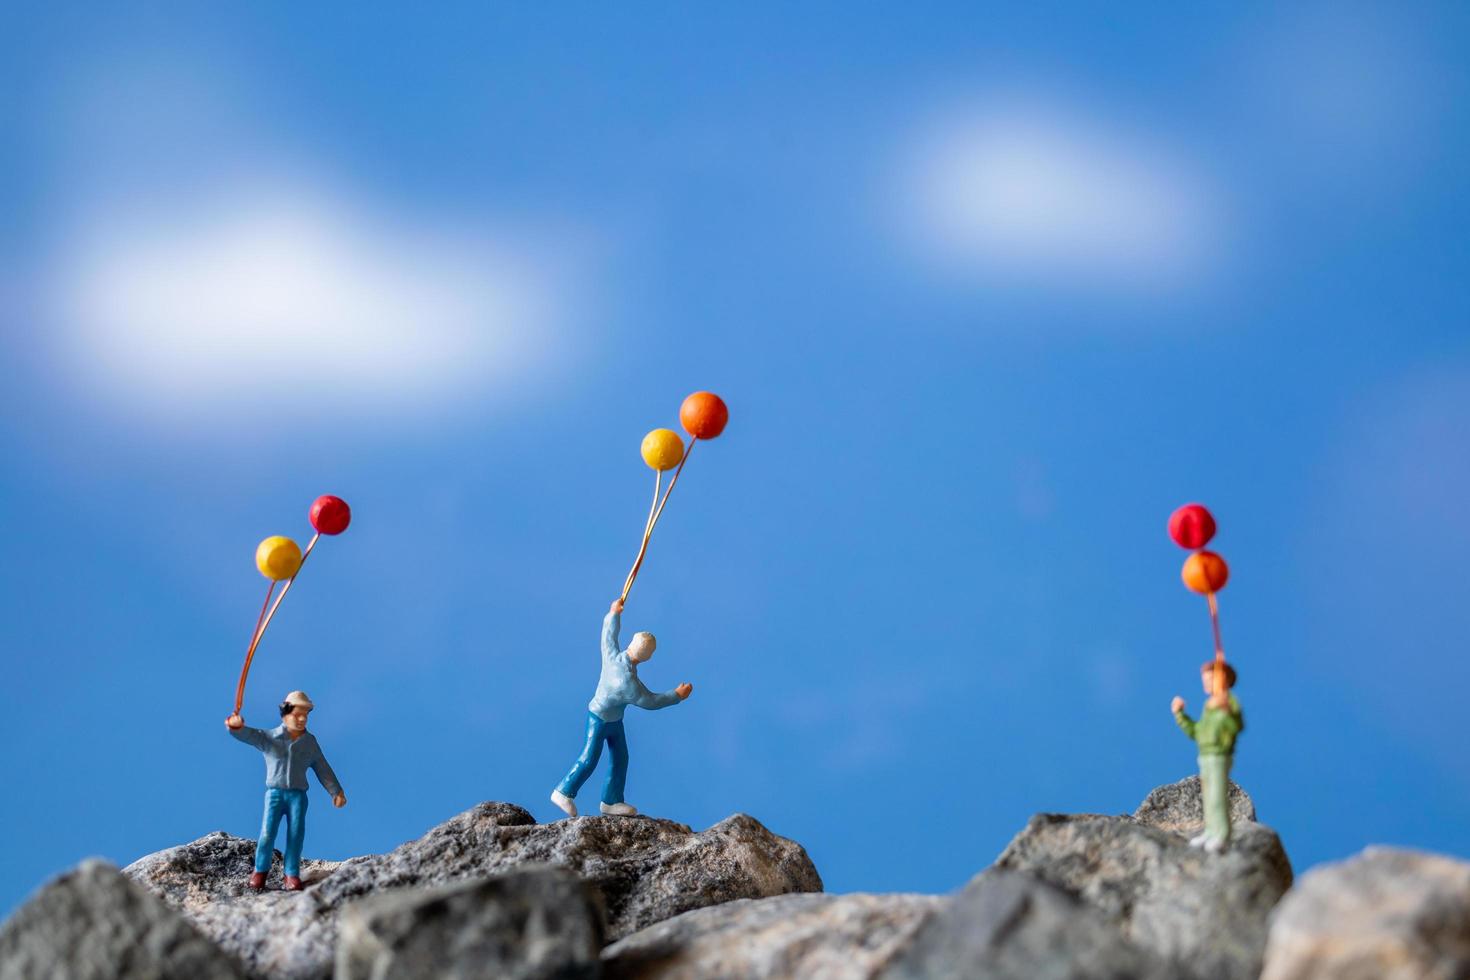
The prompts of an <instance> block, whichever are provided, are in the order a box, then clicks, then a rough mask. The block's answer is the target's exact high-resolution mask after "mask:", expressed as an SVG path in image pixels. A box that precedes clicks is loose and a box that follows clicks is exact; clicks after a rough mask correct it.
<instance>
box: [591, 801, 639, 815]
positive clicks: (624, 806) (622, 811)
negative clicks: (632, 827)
mask: <svg viewBox="0 0 1470 980" xmlns="http://www.w3.org/2000/svg"><path fill="white" fill-rule="evenodd" d="M600 805H601V807H602V813H603V816H607V817H631V816H633V815H634V814H635V813H637V812H638V808H637V807H636V806H633V805H632V804H631V803H603V804H600Z"/></svg>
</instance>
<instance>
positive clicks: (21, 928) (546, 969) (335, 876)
mask: <svg viewBox="0 0 1470 980" xmlns="http://www.w3.org/2000/svg"><path fill="white" fill-rule="evenodd" d="M1231 806H1232V811H1233V814H1234V819H1235V837H1234V840H1233V841H1232V843H1231V846H1230V847H1229V848H1228V849H1227V850H1226V851H1225V852H1224V853H1222V854H1210V853H1207V852H1205V851H1202V850H1199V849H1195V848H1191V847H1190V846H1189V845H1188V838H1189V837H1190V836H1191V835H1193V834H1194V833H1196V832H1197V831H1198V830H1199V829H1200V800H1199V781H1198V779H1196V778H1190V779H1184V780H1180V781H1179V782H1177V783H1173V784H1170V785H1167V786H1161V787H1159V788H1157V789H1155V790H1154V791H1153V792H1151V793H1150V794H1149V795H1148V797H1147V799H1145V800H1144V801H1143V803H1142V805H1141V806H1140V807H1139V808H1138V810H1137V811H1136V812H1135V813H1134V814H1133V815H1132V816H1103V815H1097V814H1038V815H1036V816H1035V817H1032V818H1031V820H1030V821H1029V822H1028V823H1027V825H1026V826H1025V827H1024V828H1023V829H1022V830H1021V832H1020V833H1018V834H1017V835H1016V836H1015V838H1014V839H1013V840H1012V841H1011V842H1010V844H1009V845H1007V847H1006V848H1005V850H1004V851H1003V852H1002V853H1001V855H1000V857H999V858H998V859H997V860H996V862H995V864H993V865H992V866H991V867H989V868H987V869H985V870H984V871H982V872H981V873H980V874H978V875H976V876H975V877H974V878H972V879H971V881H970V883H969V884H968V885H967V886H966V887H965V888H963V889H962V890H960V891H959V892H957V893H955V894H953V895H948V896H928V895H907V894H893V895H874V894H851V895H826V894H822V893H821V888H822V880H821V878H820V877H819V876H818V874H817V871H816V868H815V867H813V866H812V863H811V860H810V859H809V858H808V857H807V854H806V852H805V851H804V850H803V849H802V848H801V846H800V845H798V844H796V843H795V842H793V841H789V840H786V839H784V838H781V837H777V836H775V835H774V834H772V833H770V832H769V831H768V830H766V829H765V828H764V827H763V826H761V824H759V823H758V822H756V821H755V820H753V819H751V818H750V817H747V816H743V815H737V816H734V817H731V818H729V819H727V820H724V821H722V822H721V823H719V824H716V825H715V826H714V827H711V828H710V829H708V830H705V831H702V832H700V833H695V832H693V831H692V830H691V829H690V828H688V827H686V826H684V825H682V824H677V823H672V822H670V821H666V820H654V819H648V818H643V817H631V818H628V817H582V818H577V819H573V820H563V821H558V822H556V823H552V824H538V823H536V822H535V820H534V819H533V818H532V816H531V814H530V813H528V812H526V811H525V810H523V809H521V808H520V807H517V806H512V805H510V804H506V803H483V804H481V805H479V806H477V807H475V808H473V809H471V810H467V811H466V812H464V813H462V814H459V815H458V816H456V817H454V818H453V819H451V820H449V821H446V822H445V823H443V824H441V825H439V826H438V827H435V828H434V829H432V830H430V831H429V832H428V833H427V834H425V835H424V836H423V837H421V838H418V839H416V840H412V841H409V842H407V843H405V844H403V845H402V846H400V847H398V848H396V849H395V850H393V851H390V852H389V853H387V854H380V855H372V856H368V857H360V858H353V859H351V860H349V861H342V862H325V861H306V862H304V864H303V878H304V880H305V881H306V883H307V886H308V887H307V889H306V891H304V892H300V893H288V892H283V891H281V890H279V889H280V884H281V878H280V868H279V855H277V863H276V866H275V867H274V868H273V870H272V873H271V876H270V880H269V885H270V887H269V889H268V890H267V891H265V892H264V893H256V892H251V891H249V890H248V889H247V888H246V887H245V882H246V879H247V877H248V876H249V874H250V871H251V865H252V861H253V856H254V842H253V841H249V840H243V839H241V838H237V837H231V836H229V835H228V834H222V833H216V834H210V835H208V836H206V837H202V838H200V839H199V840H197V841H194V842H193V843H190V844H185V845H182V846H180V847H175V848H170V849H169V850H166V851H160V852H159V853H157V854H152V855H149V856H148V857H146V858H143V859H142V860H140V861H137V862H135V863H134V864H132V865H130V866H129V867H128V868H126V869H124V871H123V872H118V871H117V870H116V869H115V868H112V867H111V866H110V865H107V864H105V863H101V862H87V863H84V864H83V865H82V866H81V867H79V868H78V869H77V870H76V871H74V872H72V873H70V874H68V875H65V876H63V877H62V878H60V879H58V880H57V881H55V882H53V883H51V884H50V885H48V886H47V887H46V888H43V889H42V890H41V892H39V893H38V894H37V895H36V896H35V897H34V898H33V899H32V900H31V901H30V902H29V903H27V904H26V905H25V906H23V907H22V908H21V909H20V910H19V911H18V912H17V913H16V914H15V915H14V916H12V917H11V919H10V920H9V921H8V922H7V923H5V925H4V926H3V927H0V980H20V978H27V980H29V978H32V977H68V978H70V977H80V978H83V980H86V978H90V977H104V976H105V977H123V978H131V977H160V978H165V980H169V978H174V977H179V978H183V977H189V978H194V977H199V978H204V980H214V978H221V980H223V978H231V980H234V978H245V977H249V978H272V980H274V978H281V980H321V978H325V977H327V976H328V975H330V974H331V973H332V972H333V968H334V966H335V969H336V973H337V975H338V976H339V977H341V978H342V980H367V978H373V980H377V978H385V977H390V976H392V977H410V978H411V977H451V978H453V977H466V978H467V977H471V976H503V977H526V978H530V977H565V978H578V977H581V978H588V980H591V978H594V977H598V976H607V977H611V978H622V980H654V978H659V980H674V978H693V977H701V978H702V977H713V978H736V977H739V978H774V977H791V976H799V977H804V978H806V977H810V978H819V980H820V978H832V980H837V978H841V980H849V978H851V980H919V978H930V977H933V978H947V977H986V978H1001V980H1006V978H1016V980H1021V978H1026V980H1124V978H1130V980H1155V978H1157V980H1164V978H1170V980H1172V978H1184V980H1205V978H1209V980H1215V978H1223V980H1255V978H1257V977H1264V980H1305V978H1308V977H1325V978H1328V980H1359V978H1363V980H1367V978H1375V980H1376V978H1386V980H1407V978H1410V977H1414V978H1419V977H1424V978H1431V980H1436V978H1445V980H1449V978H1456V980H1470V863H1467V862H1463V861H1457V860H1453V859H1450V858H1445V857H1440V856H1436V855H1431V854H1422V853H1417V852H1411V851H1401V850H1392V849H1385V848H1370V849H1369V850H1368V851H1365V852H1364V853H1363V854H1362V855H1360V856H1358V857H1356V858H1354V859H1352V860H1350V861H1346V862H1343V863H1341V864H1336V865H1329V866H1326V867H1323V868H1319V869H1317V870H1314V871H1313V872H1312V873H1310V874H1309V875H1307V876H1306V877H1305V879H1304V880H1303V881H1302V882H1300V883H1299V884H1298V885H1297V886H1296V887H1295V888H1294V889H1292V890H1290V891H1288V889H1291V886H1292V872H1291V865H1290V862H1289V861H1288V860H1287V857H1286V853H1285V851H1284V850H1283V849H1282V847H1281V841H1280V840H1279V839H1278V838H1277V836H1276V834H1275V833H1274V832H1272V831H1271V830H1270V828H1268V827H1265V826H1263V825H1262V824H1260V823H1257V822H1256V821H1255V820H1254V816H1255V808H1254V805H1253V804H1252V802H1251V800H1250V797H1249V796H1247V795H1246V794H1245V792H1244V791H1243V790H1241V789H1240V788H1239V787H1237V786H1235V785H1234V784H1232V786H1231ZM901 843H902V842H901V841H895V846H898V845H899V844H901ZM140 886H141V887H140ZM1283 895H1285V896H1286V897H1285V900H1284V901H1283V900H1282V896H1283ZM181 913H182V914H181ZM1268 937H1269V941H1268ZM211 940H212V942H211ZM608 943H610V944H611V945H606V944H608ZM1263 963H1264V973H1262V967H1263Z"/></svg>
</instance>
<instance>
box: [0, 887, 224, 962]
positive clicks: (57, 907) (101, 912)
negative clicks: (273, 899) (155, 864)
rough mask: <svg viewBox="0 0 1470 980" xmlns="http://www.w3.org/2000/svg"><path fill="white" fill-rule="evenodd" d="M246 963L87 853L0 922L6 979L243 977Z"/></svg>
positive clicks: (1, 954) (1, 948) (0, 959)
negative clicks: (5, 919) (227, 952)
mask: <svg viewBox="0 0 1470 980" xmlns="http://www.w3.org/2000/svg"><path fill="white" fill-rule="evenodd" d="M243 976H244V970H243V968H242V967H241V966H240V964H238V963H236V962H235V961H234V960H233V959H231V957H230V956H228V955H227V954H226V953H224V952H223V951H221V950H220V949H219V948H218V947H216V946H215V945H214V944H213V943H211V942H210V941H209V940H208V939H206V938H204V936H202V935H200V933H199V932H198V930H196V929H195V928H194V927H193V926H191V925H189V924H188V923H187V922H185V921H184V919H183V917H182V916H180V915H179V914H178V913H177V912H175V911H174V910H173V909H171V908H169V907H168V906H167V905H166V904H164V903H163V902H161V901H159V900H158V899H157V898H156V897H155V896H153V895H152V894H150V893H149V892H148V891H147V890H146V889H143V888H140V887H138V886H137V885H136V884H134V883H133V882H131V881H129V880H128V879H127V878H125V877H123V875H122V873H121V872H119V871H118V870H117V868H116V867H114V866H113V865H111V864H109V863H107V862H106V861H99V860H95V859H93V860H88V861H83V862H82V863H81V864H80V865H79V866H78V867H77V868H75V869H74V870H72V871H69V872H67V873H66V874H64V875H62V876H61V877H59V878H57V879H56V880H54V881H52V882H50V883H49V884H47V885H46V886H45V887H43V888H42V889H41V890H40V891H39V892H37V893H36V894H35V896H33V897H32V898H31V899H30V901H28V902H26V904H25V905H23V906H21V907H20V908H19V909H18V910H16V912H15V914H14V915H12V916H11V917H10V919H9V920H7V921H6V923H5V925H4V926H3V927H0V980H39V978H42V977H47V978H54V980H240V978H242V977H243Z"/></svg>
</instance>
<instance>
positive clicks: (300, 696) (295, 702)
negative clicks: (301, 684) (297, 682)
mask: <svg viewBox="0 0 1470 980" xmlns="http://www.w3.org/2000/svg"><path fill="white" fill-rule="evenodd" d="M281 703H282V704H289V705H292V706H293V707H297V708H305V709H306V710H307V711H310V710H311V709H312V708H315V707H316V705H314V704H312V703H311V698H309V697H307V696H306V692H305V691H292V692H291V693H290V694H288V695H286V697H285V699H284V700H282V701H281Z"/></svg>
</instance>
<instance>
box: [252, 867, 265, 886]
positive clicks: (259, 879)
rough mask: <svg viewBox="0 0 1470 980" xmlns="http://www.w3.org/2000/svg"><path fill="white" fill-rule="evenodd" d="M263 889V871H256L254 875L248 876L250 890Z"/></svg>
mask: <svg viewBox="0 0 1470 980" xmlns="http://www.w3.org/2000/svg"><path fill="white" fill-rule="evenodd" d="M264 887H265V872H264V871H257V872H255V874H253V875H251V876H250V888H251V889H253V890H254V891H260V890H261V889H262V888H264Z"/></svg>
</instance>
